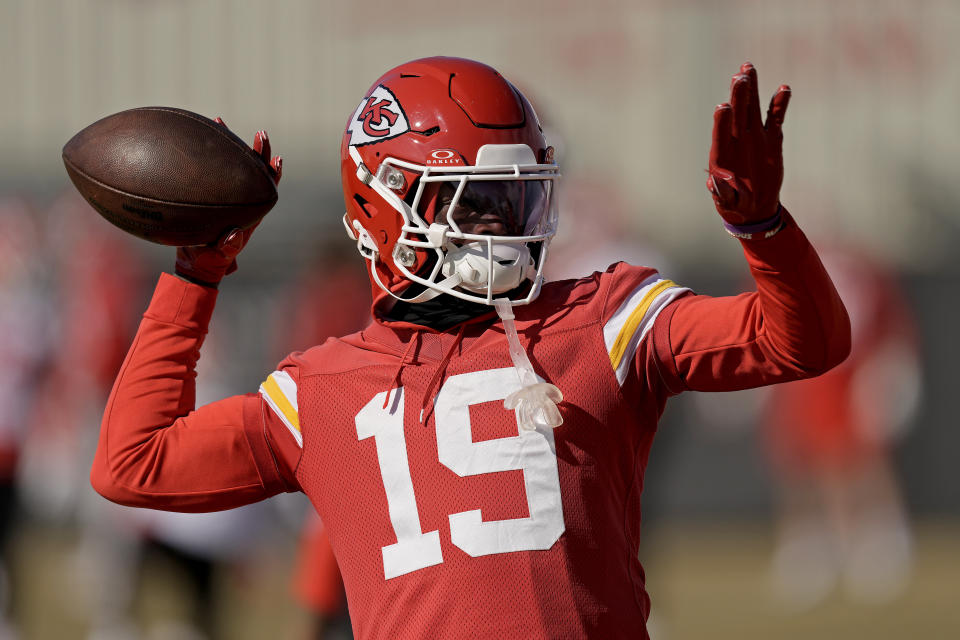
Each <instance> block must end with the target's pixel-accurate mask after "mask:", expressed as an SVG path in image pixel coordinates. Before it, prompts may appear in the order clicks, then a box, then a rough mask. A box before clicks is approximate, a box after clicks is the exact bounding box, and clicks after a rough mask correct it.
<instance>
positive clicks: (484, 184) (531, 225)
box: [433, 179, 551, 237]
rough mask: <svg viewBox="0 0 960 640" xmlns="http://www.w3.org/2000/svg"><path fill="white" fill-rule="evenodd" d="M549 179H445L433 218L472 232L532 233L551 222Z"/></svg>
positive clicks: (468, 232) (492, 233)
mask: <svg viewBox="0 0 960 640" xmlns="http://www.w3.org/2000/svg"><path fill="white" fill-rule="evenodd" d="M550 188H551V182H550V181H549V180H470V179H465V180H455V181H451V182H442V183H441V184H440V189H439V191H438V193H437V199H436V204H435V207H434V211H435V215H434V217H433V219H434V220H435V221H437V222H440V223H446V224H447V225H449V226H450V228H451V229H452V230H454V231H459V232H460V233H463V234H469V235H491V236H507V237H511V236H518V237H522V236H533V235H540V234H541V233H544V231H545V230H546V229H547V227H548V224H549V217H550V216H549V208H550Z"/></svg>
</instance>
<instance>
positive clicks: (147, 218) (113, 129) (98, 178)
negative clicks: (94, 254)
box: [63, 107, 277, 246]
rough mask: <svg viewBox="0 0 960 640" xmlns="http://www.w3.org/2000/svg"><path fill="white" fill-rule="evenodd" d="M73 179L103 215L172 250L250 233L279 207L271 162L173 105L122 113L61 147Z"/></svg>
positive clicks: (226, 132) (215, 126)
mask: <svg viewBox="0 0 960 640" xmlns="http://www.w3.org/2000/svg"><path fill="white" fill-rule="evenodd" d="M63 163H64V165H65V166H66V168H67V173H68V174H69V175H70V179H71V180H72V181H73V184H74V185H75V186H76V187H77V189H78V190H79V191H80V193H81V194H82V195H83V197H84V198H86V200H87V202H89V203H90V204H91V205H92V206H93V208H94V209H96V210H97V211H98V212H99V213H100V215H102V216H103V217H104V218H106V219H107V220H109V221H110V222H111V223H112V224H114V225H116V226H118V227H120V228H121V229H123V230H124V231H126V232H128V233H132V234H133V235H135V236H138V237H140V238H143V239H144V240H149V241H151V242H156V243H159V244H165V245H171V246H190V245H199V244H207V243H209V242H214V241H215V240H217V239H218V238H219V237H220V236H221V234H223V232H224V231H226V230H227V229H230V228H234V227H237V228H240V229H246V228H248V227H250V226H252V225H254V224H256V223H257V221H259V220H260V218H262V217H263V216H264V215H266V213H267V212H268V211H270V209H271V208H272V207H273V205H274V204H276V202H277V187H276V184H275V183H274V181H273V179H272V177H271V175H270V171H269V169H268V168H267V165H266V164H265V163H264V162H263V160H262V159H261V158H260V156H259V155H257V154H256V153H255V152H254V151H253V150H252V149H251V148H250V147H248V146H247V144H246V143H245V142H244V141H243V140H241V139H240V138H239V137H237V136H236V135H234V134H233V133H232V132H231V131H230V130H229V129H227V127H226V126H224V125H222V124H220V123H218V122H215V121H213V120H210V119H209V118H205V117H203V116H201V115H197V114H195V113H191V112H190V111H186V110H184V109H176V108H172V107H143V108H139V109H130V110H128V111H121V112H120V113H115V114H113V115H111V116H107V117H106V118H103V119H102V120H98V121H97V122H94V123H93V124H91V125H90V126H88V127H87V128H85V129H83V130H82V131H80V132H79V133H77V134H76V135H75V136H73V138H71V139H70V141H69V142H67V144H66V145H64V147H63Z"/></svg>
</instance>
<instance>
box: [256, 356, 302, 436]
mask: <svg viewBox="0 0 960 640" xmlns="http://www.w3.org/2000/svg"><path fill="white" fill-rule="evenodd" d="M260 395H262V396H263V399H264V400H266V402H267V405H268V406H269V407H270V408H271V409H272V410H273V412H274V413H275V414H276V415H277V417H278V418H280V420H281V421H283V424H285V425H286V427H287V429H288V430H289V431H290V434H291V435H292V436H293V439H294V440H296V441H297V444H298V445H299V446H301V447H303V436H302V434H301V433H300V415H299V412H298V411H299V410H298V407H297V383H296V381H294V379H293V378H292V377H290V374H289V373H287V372H286V371H274V372H273V373H271V374H270V375H269V376H267V379H266V380H264V381H263V384H261V385H260Z"/></svg>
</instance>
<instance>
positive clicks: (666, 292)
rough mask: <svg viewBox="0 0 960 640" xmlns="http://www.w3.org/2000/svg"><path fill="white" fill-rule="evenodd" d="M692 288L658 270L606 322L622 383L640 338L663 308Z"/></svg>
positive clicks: (605, 332)
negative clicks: (676, 282) (659, 272)
mask: <svg viewBox="0 0 960 640" xmlns="http://www.w3.org/2000/svg"><path fill="white" fill-rule="evenodd" d="M689 290H690V289H688V288H686V287H678V286H677V285H676V284H675V283H674V282H673V281H672V280H667V279H665V278H661V277H660V275H659V274H656V273H655V274H653V275H652V276H650V277H649V278H647V279H646V280H644V281H643V282H642V283H640V286H638V287H637V288H636V289H634V290H633V292H631V294H630V295H629V296H627V299H626V300H624V302H623V304H621V305H620V308H619V309H617V311H616V313H614V314H613V316H612V317H611V318H610V319H609V320H608V321H607V323H606V324H605V325H603V341H604V343H606V346H607V353H608V354H609V355H610V365H611V366H612V367H613V370H614V372H615V373H616V375H617V382H619V383H620V385H623V383H624V382H625V381H626V379H627V374H628V373H629V371H630V363H631V362H633V357H634V355H636V353H637V349H638V348H639V346H640V342H641V341H642V340H643V338H644V337H645V336H646V335H647V332H648V331H650V328H651V327H652V326H653V323H654V321H655V320H656V319H657V316H658V315H660V311H662V310H663V308H664V307H666V306H667V305H668V304H670V303H671V302H672V301H674V300H676V299H677V297H679V296H680V295H681V294H682V293H684V292H685V291H689Z"/></svg>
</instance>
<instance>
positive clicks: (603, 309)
mask: <svg viewBox="0 0 960 640" xmlns="http://www.w3.org/2000/svg"><path fill="white" fill-rule="evenodd" d="M744 246H745V248H746V253H747V258H748V261H749V262H750V265H751V269H752V272H753V274H754V277H755V279H756V281H757V284H758V292H756V293H752V294H744V295H742V296H737V297H734V298H711V297H706V296H696V295H693V294H692V293H691V292H689V291H688V290H687V289H685V288H682V287H679V286H677V285H675V284H674V283H673V282H671V281H669V280H666V279H664V278H661V277H660V276H659V275H658V274H657V273H656V272H655V271H653V270H651V269H648V268H642V267H632V266H629V265H626V264H623V263H619V264H617V265H614V266H612V267H611V268H610V269H609V270H607V271H606V272H605V273H596V274H594V275H592V276H590V277H587V278H583V279H581V280H568V281H561V282H556V283H551V284H548V285H545V286H544V288H543V291H542V293H541V295H540V297H539V298H538V299H537V300H536V301H535V302H534V303H531V304H529V305H526V306H522V307H516V308H515V310H514V311H515V313H516V316H517V320H516V322H517V329H518V331H519V335H520V338H521V341H522V342H523V344H524V346H525V348H526V350H527V353H528V354H529V356H530V360H531V362H532V363H533V366H534V368H535V370H536V371H537V373H538V375H539V376H540V377H541V378H542V379H544V380H547V381H549V382H551V383H553V384H554V385H556V386H557V387H559V389H560V390H561V391H562V393H563V394H564V399H563V402H562V403H561V404H560V412H561V414H562V416H563V419H564V422H563V424H562V425H561V426H559V427H557V428H556V429H554V430H543V431H528V430H521V429H520V428H519V427H518V424H517V420H516V418H515V415H514V412H513V411H508V410H506V409H505V408H504V405H503V401H504V398H506V396H507V395H508V394H510V393H512V392H513V391H515V390H517V389H519V388H520V380H519V376H518V374H517V372H516V371H515V369H514V368H513V364H512V361H511V359H510V355H509V351H508V346H507V340H506V337H505V334H504V331H503V327H502V325H501V324H500V322H499V321H498V320H497V319H496V316H495V315H494V314H492V313H491V314H490V315H488V316H485V317H484V318H481V319H478V320H477V321H474V322H470V323H467V324H464V325H460V326H459V327H458V328H455V329H452V330H448V331H446V332H436V331H432V330H429V329H425V328H423V327H414V326H412V325H408V324H403V323H390V322H384V321H378V322H374V323H373V324H371V325H370V326H369V327H367V328H366V329H365V330H364V331H362V332H360V333H356V334H353V335H350V336H346V337H344V338H340V339H330V340H328V341H327V342H326V343H324V344H323V345H320V346H317V347H314V348H312V349H310V350H308V351H306V352H303V353H296V354H293V355H291V356H290V357H288V358H287V359H286V360H285V361H284V362H283V363H281V365H280V366H279V367H278V369H277V371H275V372H274V373H272V374H270V375H269V376H268V377H267V379H266V380H265V382H264V383H263V385H262V386H261V388H260V392H259V394H251V395H248V396H242V397H235V398H229V399H226V400H223V401H220V402H217V403H213V404H211V405H207V406H205V407H202V408H200V409H198V410H196V411H191V409H192V408H193V397H192V380H193V377H192V375H193V365H194V363H195V360H196V357H197V356H198V354H199V345H200V342H201V341H202V335H203V332H204V331H205V328H206V325H207V322H208V320H209V316H210V313H211V312H212V308H213V301H214V299H215V295H216V292H215V291H213V290H209V289H204V288H203V287H198V286H196V285H191V284H188V283H185V282H182V281H180V280H178V279H176V278H173V277H171V276H164V277H163V278H162V279H161V282H160V284H159V285H158V289H157V292H156V294H155V297H154V300H153V302H152V303H151V306H150V308H149V309H148V311H147V313H146V314H145V318H144V322H143V325H141V329H140V333H139V335H138V339H137V342H135V344H134V346H133V348H132V349H131V352H130V354H129V355H128V358H127V361H126V363H125V365H124V370H123V371H121V374H120V377H119V378H118V380H117V383H116V386H115V388H114V393H113V396H112V398H111V402H110V404H109V406H108V408H107V413H106V416H105V418H104V428H103V430H102V434H101V443H100V448H99V449H98V452H97V460H96V461H95V464H94V470H93V474H92V479H93V482H94V485H95V486H96V487H97V489H98V490H99V491H101V493H104V495H107V496H108V497H110V498H111V499H114V500H117V501H121V502H124V503H127V504H136V505H142V506H152V507H157V508H171V509H179V510H210V509H216V508H227V507H230V506H235V505H237V504H242V503H244V502H249V501H251V500H256V499H261V498H264V497H267V496H269V495H272V494H274V493H277V492H279V491H284V490H286V491H293V490H302V491H304V492H305V493H306V494H307V495H308V496H309V498H310V500H311V501H312V503H313V505H314V506H315V507H316V509H317V512H318V513H319V515H320V516H321V518H322V519H323V521H324V523H325V525H326V526H327V528H328V532H329V536H330V540H331V543H332V546H333V549H334V551H335V553H336V556H337V560H338V563H339V565H340V568H341V571H342V574H343V579H344V584H345V587H346V592H347V598H348V603H349V607H350V615H351V619H352V621H353V625H354V632H355V634H356V637H358V638H364V639H365V638H424V637H438V638H473V637H477V636H478V635H480V636H484V637H504V638H514V637H516V638H521V637H522V638H569V637H586V636H589V637H598V638H617V637H630V638H636V637H645V636H646V632H645V621H646V618H647V615H648V613H649V598H648V596H647V593H646V590H645V588H644V577H643V570H642V568H641V565H640V562H639V560H638V558H637V550H638V544H639V529H640V494H641V490H642V486H643V471H644V467H645V465H646V461H647V455H648V453H649V451H650V445H651V442H652V439H653V436H654V433H655V431H656V426H657V421H658V419H659V417H660V415H661V413H662V411H663V408H664V404H665V402H666V400H667V398H668V397H669V396H670V395H672V394H675V393H678V392H680V391H682V390H684V389H702V390H711V391H716V390H724V389H739V388H744V387H750V386H757V385H761V384H768V383H772V382H778V381H782V380H790V379H796V378H800V377H805V376H809V375H813V374H816V373H818V372H820V371H823V370H825V369H827V368H829V367H831V366H833V365H834V364H836V363H837V362H839V361H840V360H842V359H843V357H844V356H845V355H846V352H847V351H848V349H849V325H848V321H847V318H846V314H845V312H844V309H843V305H842V303H841V302H840V300H839V298H838V297H837V295H836V291H835V290H834V288H833V285H832V284H831V282H830V279H829V277H828V276H827V274H826V272H825V271H824V270H823V267H822V265H821V264H820V262H819V260H818V258H817V257H816V254H815V253H814V251H813V250H812V248H811V247H810V245H809V243H807V241H806V239H805V238H804V236H803V234H802V233H801V232H800V231H799V229H797V228H796V226H795V225H793V224H792V223H788V226H787V228H785V229H784V230H783V231H781V232H780V233H779V234H777V235H776V236H774V237H772V238H769V239H764V240H760V241H752V242H745V243H744ZM331 304H332V305H335V304H336V301H331Z"/></svg>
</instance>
